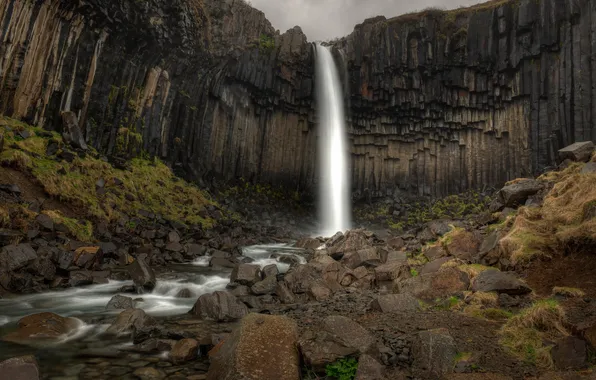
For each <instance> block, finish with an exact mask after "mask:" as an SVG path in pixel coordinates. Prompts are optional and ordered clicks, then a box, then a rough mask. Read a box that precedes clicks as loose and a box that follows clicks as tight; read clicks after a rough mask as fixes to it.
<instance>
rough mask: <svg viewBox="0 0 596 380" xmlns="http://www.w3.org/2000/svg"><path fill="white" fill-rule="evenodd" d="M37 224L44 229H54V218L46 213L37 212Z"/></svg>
mask: <svg viewBox="0 0 596 380" xmlns="http://www.w3.org/2000/svg"><path fill="white" fill-rule="evenodd" d="M35 221H36V222H37V224H38V225H39V226H40V227H41V228H42V229H44V230H46V231H53V230H54V220H52V218H50V217H49V216H48V215H46V214H39V215H37V216H36V217H35Z"/></svg>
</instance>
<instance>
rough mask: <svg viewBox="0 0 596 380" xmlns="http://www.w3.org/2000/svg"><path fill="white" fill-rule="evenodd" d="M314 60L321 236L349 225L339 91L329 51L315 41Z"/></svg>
mask: <svg viewBox="0 0 596 380" xmlns="http://www.w3.org/2000/svg"><path fill="white" fill-rule="evenodd" d="M316 60H317V62H316V67H317V73H316V74H317V94H318V102H319V119H320V126H319V128H320V130H319V156H320V157H319V160H320V161H319V166H320V178H321V180H320V200H319V202H320V205H319V210H320V212H321V227H322V231H321V233H322V235H323V236H332V235H333V234H335V233H336V232H338V231H345V230H347V229H349V228H350V226H351V216H350V215H351V211H350V201H349V197H350V182H349V179H348V151H347V149H348V148H347V138H346V126H345V116H344V105H343V92H342V89H341V84H340V80H339V74H338V71H337V68H336V67H335V62H334V61H333V56H332V55H331V51H330V50H329V49H328V48H326V47H324V46H322V45H320V44H317V54H316Z"/></svg>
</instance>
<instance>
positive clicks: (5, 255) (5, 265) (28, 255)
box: [0, 244, 37, 272]
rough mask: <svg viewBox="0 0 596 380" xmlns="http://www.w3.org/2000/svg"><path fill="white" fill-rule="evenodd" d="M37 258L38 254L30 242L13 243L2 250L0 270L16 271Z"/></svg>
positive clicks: (0, 253)
mask: <svg viewBox="0 0 596 380" xmlns="http://www.w3.org/2000/svg"><path fill="white" fill-rule="evenodd" d="M35 259H37V254H36V253H35V250H34V249H33V248H32V247H31V245H30V244H16V245H15V244H11V245H7V246H5V247H3V248H2V251H0V270H2V269H3V270H6V271H8V272H14V271H16V270H19V269H21V268H23V267H25V266H27V265H29V264H30V263H32V262H33V261H34V260H35Z"/></svg>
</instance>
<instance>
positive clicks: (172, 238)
mask: <svg viewBox="0 0 596 380" xmlns="http://www.w3.org/2000/svg"><path fill="white" fill-rule="evenodd" d="M168 242H169V243H180V235H178V232H176V231H170V232H169V233H168Z"/></svg>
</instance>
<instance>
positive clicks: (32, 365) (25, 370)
mask: <svg viewBox="0 0 596 380" xmlns="http://www.w3.org/2000/svg"><path fill="white" fill-rule="evenodd" d="M0 378H1V379H6V380H39V379H40V374H39V367H38V366H37V360H35V357H34V356H20V357H18V358H12V359H8V360H5V361H3V362H0Z"/></svg>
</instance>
